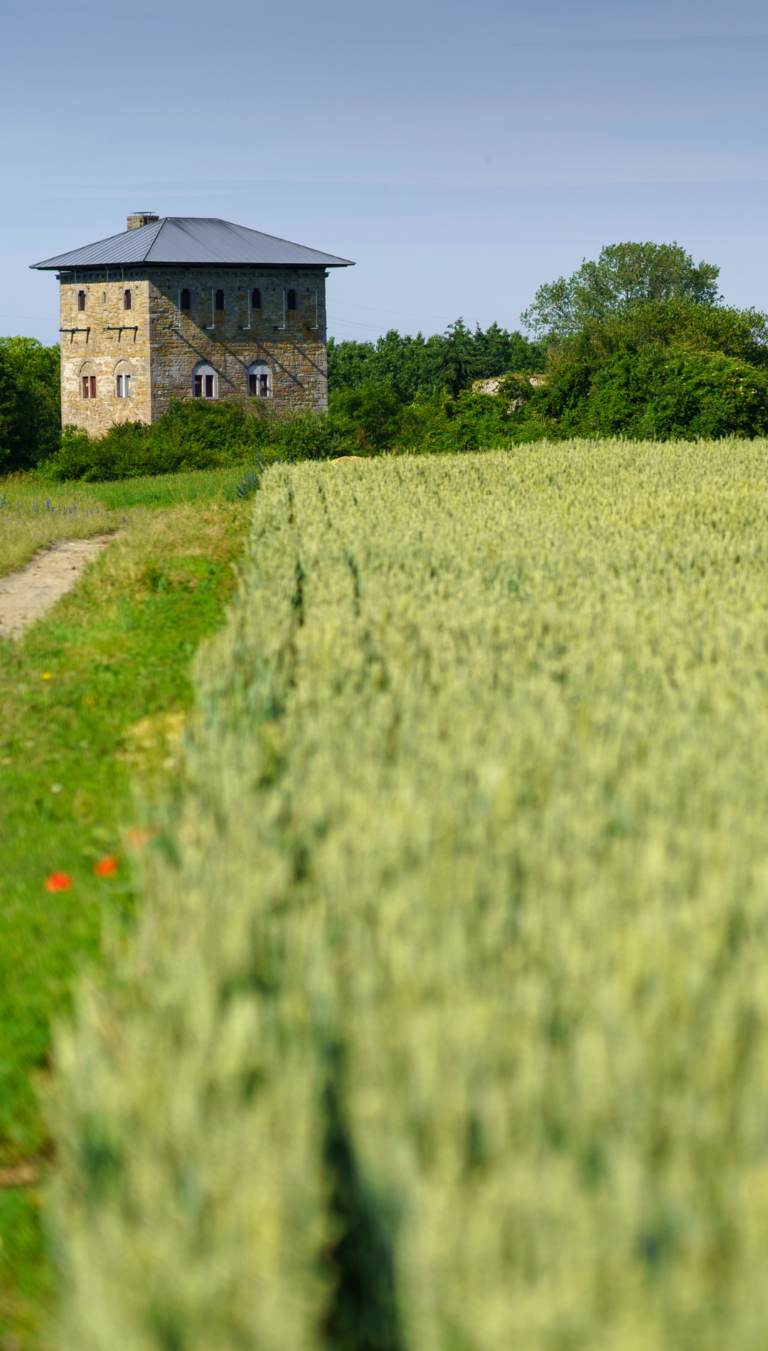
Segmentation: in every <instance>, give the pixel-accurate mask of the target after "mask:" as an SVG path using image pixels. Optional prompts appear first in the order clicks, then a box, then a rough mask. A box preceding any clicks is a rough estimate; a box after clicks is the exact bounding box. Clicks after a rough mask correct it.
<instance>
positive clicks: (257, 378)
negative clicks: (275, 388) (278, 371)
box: [248, 361, 272, 399]
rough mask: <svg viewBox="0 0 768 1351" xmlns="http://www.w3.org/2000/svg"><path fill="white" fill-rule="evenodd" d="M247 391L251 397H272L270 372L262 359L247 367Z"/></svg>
mask: <svg viewBox="0 0 768 1351" xmlns="http://www.w3.org/2000/svg"><path fill="white" fill-rule="evenodd" d="M248 393H249V395H250V396H251V398H253V399H271V398H272V372H271V370H270V369H269V366H268V365H267V364H266V362H264V361H254V363H253V365H252V366H249V367H248Z"/></svg>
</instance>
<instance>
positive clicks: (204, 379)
mask: <svg viewBox="0 0 768 1351" xmlns="http://www.w3.org/2000/svg"><path fill="white" fill-rule="evenodd" d="M192 375H193V385H192V392H193V394H194V396H195V398H196V399H215V398H216V395H217V385H218V381H217V379H216V372H215V370H214V369H213V366H209V365H208V364H207V362H204V361H203V362H200V364H199V365H198V366H195V369H194V371H193V373H192Z"/></svg>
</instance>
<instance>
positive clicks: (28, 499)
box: [0, 476, 120, 577]
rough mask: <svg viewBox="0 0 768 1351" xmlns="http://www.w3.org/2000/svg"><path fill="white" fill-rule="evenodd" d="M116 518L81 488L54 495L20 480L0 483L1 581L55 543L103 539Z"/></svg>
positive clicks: (72, 487)
mask: <svg viewBox="0 0 768 1351" xmlns="http://www.w3.org/2000/svg"><path fill="white" fill-rule="evenodd" d="M119 519H120V518H119V516H115V515H114V514H113V513H112V512H110V511H108V510H106V509H105V506H104V504H103V503H102V502H100V501H99V499H98V497H96V496H95V494H94V493H93V492H90V491H89V490H88V489H83V488H81V487H80V486H79V485H74V484H68V485H67V486H66V487H59V486H58V485H57V486H56V487H55V488H54V489H53V490H52V489H51V485H45V484H41V483H40V481H39V480H34V479H29V478H25V477H23V476H19V477H13V476H12V477H9V478H5V479H0V577H3V576H5V574H6V573H8V572H13V570H14V569H15V568H19V567H22V566H23V564H24V563H26V562H28V561H29V559H30V558H31V557H32V556H33V554H35V553H37V551H38V550H39V549H44V548H46V547H47V546H48V545H50V544H54V543H55V542H56V541H57V540H62V539H85V538H87V537H88V536H90V535H103V534H105V533H106V532H107V531H109V530H111V529H114V528H115V524H116V522H117V521H119Z"/></svg>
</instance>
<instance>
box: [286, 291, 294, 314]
mask: <svg viewBox="0 0 768 1351" xmlns="http://www.w3.org/2000/svg"><path fill="white" fill-rule="evenodd" d="M285 307H286V309H288V310H295V309H296V292H295V291H294V290H290V291H289V292H288V295H287V296H286V300H285Z"/></svg>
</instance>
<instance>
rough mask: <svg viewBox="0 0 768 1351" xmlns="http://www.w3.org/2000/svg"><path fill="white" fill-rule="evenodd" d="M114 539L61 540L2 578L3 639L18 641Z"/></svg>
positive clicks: (0, 620)
mask: <svg viewBox="0 0 768 1351" xmlns="http://www.w3.org/2000/svg"><path fill="white" fill-rule="evenodd" d="M113 538H114V536H112V535H95V536H93V538H91V539H70V540H61V541H59V542H58V543H57V544H52V545H51V547H50V548H49V549H44V550H43V552H42V553H39V554H36V555H35V557H34V558H33V559H32V562H31V563H28V564H27V566H26V567H25V568H22V569H21V570H20V571H19V572H12V573H11V574H10V576H8V577H1V578H0V638H18V637H19V636H20V635H21V634H22V633H23V632H24V630H25V629H26V628H28V627H29V625H30V624H33V623H34V622H35V620H36V619H40V618H41V617H42V616H43V615H44V614H46V613H47V612H48V610H50V609H51V607H52V606H53V605H55V604H56V601H57V600H60V599H61V597H62V596H64V595H66V593H67V591H69V590H70V589H71V588H72V587H73V586H74V584H75V582H76V581H77V579H78V577H79V576H80V574H81V572H82V571H83V569H84V568H85V566H86V564H87V563H89V562H90V560H91V559H92V558H94V557H95V556H96V554H98V553H100V551H101V550H102V549H103V548H104V547H105V546H106V545H107V544H109V542H110V540H111V539H113Z"/></svg>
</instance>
